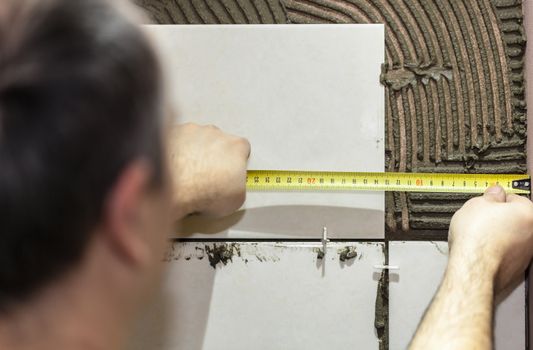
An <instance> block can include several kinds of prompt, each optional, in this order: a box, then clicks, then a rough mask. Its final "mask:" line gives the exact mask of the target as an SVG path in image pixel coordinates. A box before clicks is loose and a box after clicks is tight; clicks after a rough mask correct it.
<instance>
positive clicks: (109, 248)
mask: <svg viewBox="0 0 533 350" xmlns="http://www.w3.org/2000/svg"><path fill="white" fill-rule="evenodd" d="M170 134H171V135H170V136H171V139H170V142H169V144H170V148H169V149H168V152H169V153H170V154H171V158H172V157H174V160H176V161H175V162H172V163H171V170H172V172H170V174H171V176H168V177H167V181H166V184H165V185H164V186H163V188H161V189H159V190H157V191H154V190H153V189H152V188H151V187H150V185H149V184H150V169H149V167H147V166H146V164H145V163H144V162H143V161H142V160H137V161H135V162H132V164H130V166H129V167H128V168H127V169H125V170H124V171H123V173H122V175H121V177H120V178H119V180H118V181H117V183H116V184H115V185H114V186H113V189H112V190H111V193H110V194H109V197H108V200H107V202H106V205H105V210H104V216H103V218H102V221H101V222H100V223H99V225H98V227H97V228H96V229H95V231H94V232H93V233H92V237H93V238H92V240H91V242H90V244H89V246H88V247H87V250H86V253H85V256H84V257H83V259H82V261H81V262H80V263H79V264H78V265H77V266H73V267H72V270H71V271H70V273H68V274H66V275H64V276H62V278H61V279H59V280H57V281H54V282H53V283H51V284H50V285H49V286H47V287H46V288H44V289H43V290H41V291H39V292H38V293H37V294H36V295H35V297H34V298H33V299H31V300H29V301H28V302H26V303H24V304H22V305H13V307H12V309H11V310H9V312H7V313H3V314H2V315H1V316H0V349H14V350H26V349H28V350H30V349H31V350H48V349H50V350H57V349H90V350H111V349H113V350H116V349H121V348H123V347H124V345H125V342H126V341H127V338H128V332H129V329H130V327H131V322H132V320H135V319H136V316H137V315H136V314H137V312H139V307H140V306H141V305H143V304H144V301H145V299H147V298H148V297H149V296H150V295H151V294H152V292H153V291H154V290H155V289H156V288H157V287H158V285H159V279H160V275H161V272H162V270H163V267H164V266H163V262H162V259H161V257H162V256H163V254H164V250H165V248H166V245H167V243H166V242H167V237H168V235H169V233H171V232H172V227H173V223H174V222H175V221H176V220H179V219H180V218H181V217H183V216H185V215H188V214H191V213H193V212H195V213H206V214H209V215H212V216H218V215H224V214H227V213H229V212H231V211H232V210H236V209H238V208H239V207H240V206H241V205H242V202H243V201H244V197H245V181H244V180H245V178H246V162H247V159H248V155H249V153H250V146H249V144H248V141H246V140H245V139H242V138H238V137H235V136H231V135H228V134H225V133H223V132H222V131H220V130H218V129H216V128H214V127H210V126H198V125H193V124H188V125H185V126H181V127H179V126H178V127H176V128H175V129H174V130H172V132H171V133H170ZM178 160H179V161H178ZM170 174H169V175H170ZM215 174H218V176H217V182H216V185H215V186H213V185H212V184H209V186H207V183H205V182H201V181H194V179H203V178H206V177H207V178H209V177H212V176H214V175H215ZM171 179H172V180H171ZM171 184H173V185H174V187H172V185H171ZM173 193H174V196H172V194H173Z"/></svg>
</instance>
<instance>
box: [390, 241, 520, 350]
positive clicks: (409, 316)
mask: <svg viewBox="0 0 533 350" xmlns="http://www.w3.org/2000/svg"><path fill="white" fill-rule="evenodd" d="M447 260H448V244H447V243H446V242H390V243H389V263H390V264H391V265H395V266H399V270H391V274H390V284H389V326H390V330H389V335H390V349H391V350H399V349H406V348H407V345H408V344H409V341H410V340H411V338H412V336H413V334H414V332H415V330H416V327H417V326H418V323H419V322H420V319H421V317H422V315H423V314H424V311H425V310H426V308H427V307H428V305H429V303H430V302H431V299H432V298H433V295H434V294H435V292H436V291H437V288H438V286H439V284H440V282H441V279H442V276H443V274H444V270H445V268H446V263H447ZM525 315H526V305H525V284H524V283H521V284H520V285H519V286H518V287H517V288H516V289H515V290H514V291H513V292H512V293H511V294H510V295H509V296H508V297H507V299H505V300H504V301H503V302H502V303H501V304H499V305H498V307H497V310H496V317H495V331H494V332H495V349H497V350H498V349H500V350H523V349H525V341H526V338H525V335H526V328H525V325H526V319H525Z"/></svg>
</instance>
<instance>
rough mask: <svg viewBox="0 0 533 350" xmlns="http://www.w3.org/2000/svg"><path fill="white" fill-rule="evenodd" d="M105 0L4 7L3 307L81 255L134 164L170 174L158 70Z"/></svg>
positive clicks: (0, 94) (6, 2) (0, 26)
mask: <svg viewBox="0 0 533 350" xmlns="http://www.w3.org/2000/svg"><path fill="white" fill-rule="evenodd" d="M119 12H120V11H118V9H117V8H115V7H113V6H110V5H109V4H108V3H107V2H106V1H105V0H76V1H73V0H2V4H0V308H7V307H9V305H10V304H11V303H14V302H19V301H23V300H24V299H26V298H28V297H31V296H32V295H33V294H34V293H35V292H37V291H38V290H39V289H40V288H42V287H43V286H45V285H46V284H48V283H50V282H51V281H52V280H53V279H56V278H58V277H60V276H61V275H62V274H63V273H65V272H66V271H67V269H68V268H69V267H71V266H73V265H74V264H75V263H76V262H77V261H79V260H80V259H81V257H82V255H83V253H84V249H85V247H86V246H87V244H88V242H89V240H90V238H91V237H90V234H91V232H92V230H93V229H94V228H95V226H96V225H97V224H98V222H99V220H100V218H101V215H102V209H103V203H104V201H105V198H106V195H107V194H108V192H109V190H110V188H111V187H112V186H113V183H114V182H115V181H116V179H117V177H118V176H119V175H120V173H121V171H122V170H123V169H124V168H125V167H126V166H127V164H128V163H130V162H131V161H133V160H135V159H139V158H142V159H145V160H147V161H148V162H149V164H150V165H151V166H152V168H153V172H152V174H153V179H152V180H153V183H154V185H157V184H158V183H159V182H160V181H162V176H163V174H162V148H161V137H160V124H161V118H160V115H161V113H160V111H159V106H160V101H159V96H160V91H159V89H160V75H159V67H158V64H157V60H156V58H155V57H154V55H153V52H152V50H151V49H150V46H149V45H148V43H147V41H146V39H145V38H144V37H143V35H142V33H141V32H140V30H139V29H138V28H137V27H136V26H135V24H134V23H133V22H131V21H129V20H128V19H127V18H126V17H124V16H122V15H120V14H119Z"/></svg>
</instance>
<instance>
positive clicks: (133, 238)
mask: <svg viewBox="0 0 533 350" xmlns="http://www.w3.org/2000/svg"><path fill="white" fill-rule="evenodd" d="M150 175H151V171H150V167H149V166H148V164H146V162H143V161H140V160H139V161H135V162H133V163H131V164H130V165H129V166H128V167H126V168H125V170H123V171H122V173H121V174H120V176H119V177H118V179H117V181H116V182H115V185H114V186H113V188H112V189H111V191H110V193H109V197H108V199H107V203H106V207H105V212H104V221H103V225H104V227H103V229H104V234H105V235H107V238H109V242H110V244H111V245H112V249H113V250H114V251H116V253H117V254H118V255H119V256H120V257H121V258H123V259H126V261H127V262H129V263H133V264H136V265H139V264H143V262H146V261H147V259H148V258H149V256H150V247H149V244H148V242H147V241H146V239H145V237H144V236H143V235H142V227H143V225H144V223H143V222H142V221H143V204H144V201H145V200H146V196H147V193H148V187H149V182H150Z"/></svg>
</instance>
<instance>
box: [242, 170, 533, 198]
mask: <svg viewBox="0 0 533 350" xmlns="http://www.w3.org/2000/svg"><path fill="white" fill-rule="evenodd" d="M493 184H499V185H500V186H502V187H503V188H504V189H505V191H506V192H507V193H518V194H529V193H530V188H531V181H530V177H529V175H525V174H444V173H370V172H324V171H281V170H250V171H248V176H247V178H246V186H247V188H248V190H250V191H400V192H454V193H482V192H483V191H484V190H485V189H486V188H487V187H489V186H491V185H493Z"/></svg>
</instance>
